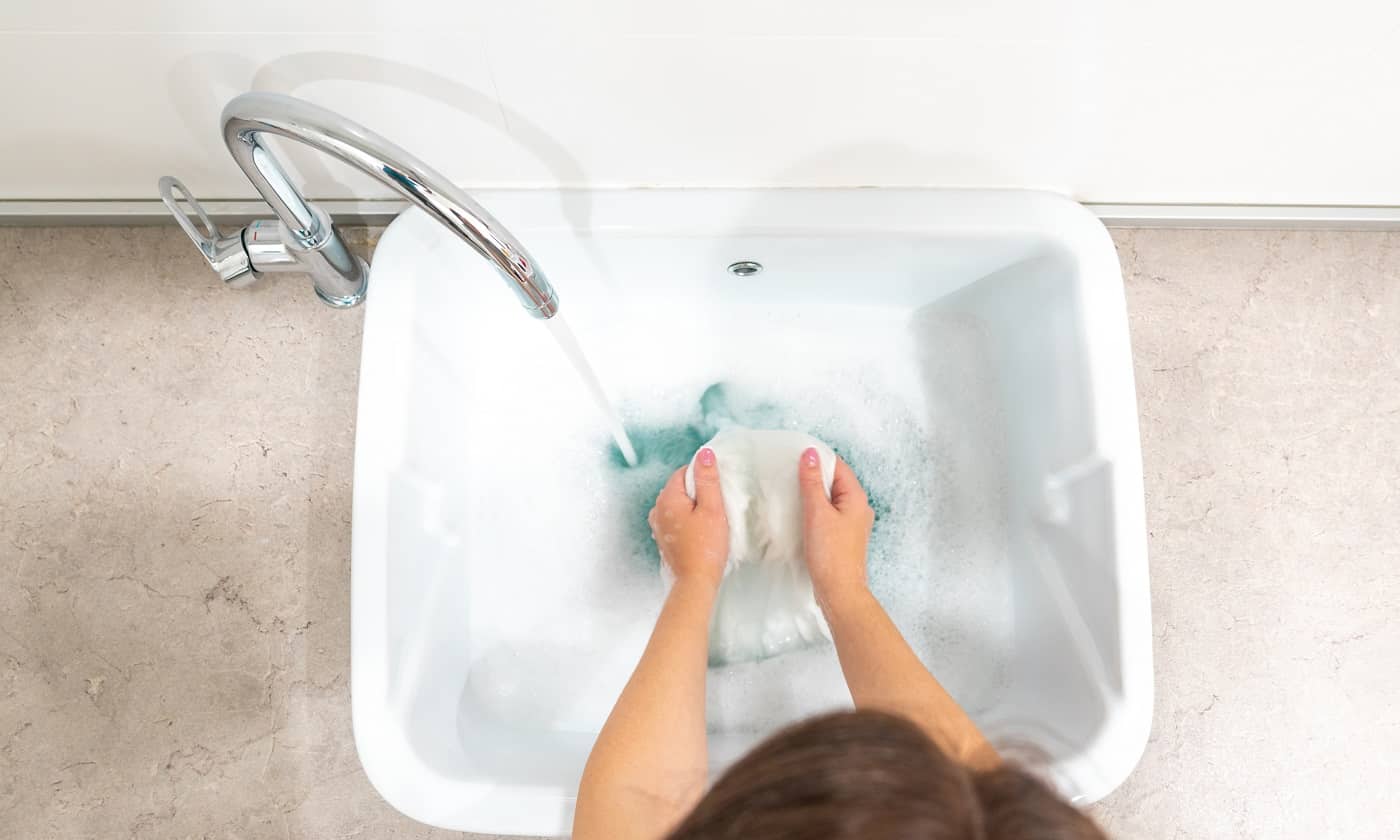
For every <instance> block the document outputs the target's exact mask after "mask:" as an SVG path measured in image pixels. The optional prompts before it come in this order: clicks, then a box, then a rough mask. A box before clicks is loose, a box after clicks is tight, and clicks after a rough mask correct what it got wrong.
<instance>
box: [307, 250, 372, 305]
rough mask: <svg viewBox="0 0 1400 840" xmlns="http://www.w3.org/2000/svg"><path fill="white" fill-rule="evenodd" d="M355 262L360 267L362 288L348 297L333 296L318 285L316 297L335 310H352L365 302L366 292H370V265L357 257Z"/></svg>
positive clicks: (316, 286)
mask: <svg viewBox="0 0 1400 840" xmlns="http://www.w3.org/2000/svg"><path fill="white" fill-rule="evenodd" d="M355 262H357V263H359V267H360V272H359V273H360V286H359V288H358V289H355V290H354V291H353V292H351V293H350V294H348V295H333V294H329V293H327V292H326V290H325V289H323V288H321V286H320V285H319V284H316V285H315V286H314V288H315V289H316V297H318V298H320V299H321V302H322V303H324V304H325V305H326V306H329V307H332V308H334V309H352V308H354V307H356V306H359V305H360V304H361V303H363V302H364V299H365V292H367V291H368V290H369V263H367V262H365V261H364V260H362V259H360V258H359V257H355Z"/></svg>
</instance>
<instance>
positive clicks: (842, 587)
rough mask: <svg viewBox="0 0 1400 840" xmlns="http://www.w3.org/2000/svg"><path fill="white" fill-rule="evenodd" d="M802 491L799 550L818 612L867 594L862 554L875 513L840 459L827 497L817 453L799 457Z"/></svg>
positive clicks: (863, 555)
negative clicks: (801, 538)
mask: <svg viewBox="0 0 1400 840" xmlns="http://www.w3.org/2000/svg"><path fill="white" fill-rule="evenodd" d="M797 483H798V485H799V486H800V487H801V489H802V536H803V547H804V548H803V550H804V553H805V554H806V557H807V573H808V574H809V575H811V577H812V588H813V589H814V590H815V591H816V595H817V603H818V604H819V605H821V608H822V610H823V611H824V612H826V611H829V610H830V609H831V607H832V606H833V605H834V604H837V603H839V602H841V601H843V600H845V599H847V598H850V597H853V596H859V595H863V594H865V593H867V592H868V591H869V590H868V589H867V587H866V581H865V552H866V549H867V547H868V545H869V543H870V526H871V525H873V524H874V522H875V511H873V510H871V509H870V502H869V501H868V500H867V499H866V497H865V490H864V489H863V488H862V487H861V486H860V482H859V481H857V480H856V474H855V473H854V472H852V471H851V468H850V467H849V466H848V465H847V464H846V462H845V461H843V460H841V459H840V458H837V459H836V475H835V477H834V478H833V479H832V482H831V498H830V499H828V498H827V496H826V486H825V484H824V482H823V481H822V468H821V459H820V456H819V455H818V454H817V450H816V449H814V448H809V449H807V450H806V451H804V452H803V453H802V457H801V458H800V459H799V462H798V467H797Z"/></svg>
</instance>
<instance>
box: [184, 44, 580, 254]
mask: <svg viewBox="0 0 1400 840" xmlns="http://www.w3.org/2000/svg"><path fill="white" fill-rule="evenodd" d="M250 77H251V78H252V83H251V85H249V86H248V89H250V90H255V91H267V92H272V93H285V94H290V95H296V94H297V91H298V90H299V89H300V88H302V87H304V86H305V85H308V84H311V83H313V82H321V81H352V82H363V83H367V84H373V85H381V86H385V87H390V88H394V89H397V90H402V91H406V92H408V93H413V94H417V95H419V96H423V97H426V98H428V99H431V100H433V101H436V102H439V103H441V104H443V105H446V106H448V107H450V108H452V109H454V110H456V111H458V112H460V113H462V114H465V115H466V116H469V117H472V118H473V119H475V120H478V121H480V122H483V123H485V124H487V125H491V126H494V127H497V128H500V127H501V124H502V122H504V124H505V126H506V129H505V130H506V132H507V133H508V134H509V136H510V138H511V139H512V140H513V141H515V142H516V143H518V144H519V145H520V146H522V147H524V148H525V149H527V150H528V151H530V152H531V153H532V154H533V155H535V157H537V158H538V159H539V160H540V161H541V162H543V163H544V164H545V166H546V167H547V168H548V169H549V170H550V171H551V172H552V173H554V176H555V179H556V181H557V183H558V184H560V185H568V186H575V185H583V184H587V183H588V175H587V174H586V173H585V172H584V171H583V167H582V166H581V165H580V164H579V162H578V160H577V159H575V158H574V157H573V156H572V155H571V154H569V152H568V150H567V149H565V148H564V147H563V146H562V145H561V144H560V143H559V142H558V141H556V140H555V139H554V138H553V137H552V136H550V135H549V134H548V133H547V132H545V131H544V130H543V129H542V128H540V126H539V125H537V124H536V123H535V122H533V121H532V120H530V119H529V118H528V117H526V116H525V115H524V114H521V113H520V112H518V111H514V110H512V109H510V108H509V107H507V106H506V105H505V104H504V103H502V102H501V101H500V100H499V99H498V98H497V97H495V96H494V95H491V94H488V93H484V92H482V91H480V90H477V89H476V88H473V87H471V86H469V85H465V84H463V83H461V82H458V81H455V80H453V79H450V78H448V77H446V76H442V75H440V74H438V73H434V72H432V71H429V70H424V69H423V68H421V67H414V66H412V65H409V64H404V63H402V62H397V61H390V60H388V59H383V58H373V57H370V56H365V55H357V54H354V53H341V52H305V53H293V54H291V55H287V56H283V57H281V58H278V59H276V60H273V61H270V62H268V63H266V64H264V65H262V66H261V67H257V68H254V67H252V66H251V64H250V63H249V62H248V61H246V60H245V59H243V58H241V57H239V56H236V55H233V54H232V53H212V52H206V53H197V54H194V55H191V56H188V57H185V58H182V59H180V60H179V61H177V62H175V64H174V65H173V66H172V67H171V68H170V72H169V74H168V75H167V89H168V90H169V92H170V101H171V103H172V105H173V106H174V107H175V109H176V110H177V111H178V112H179V114H180V116H181V119H183V120H184V122H185V124H186V126H188V127H189V129H190V131H191V133H192V135H194V136H197V137H200V138H203V137H205V136H207V135H206V134H205V132H207V131H210V130H217V129H218V119H219V114H220V113H221V112H222V111H223V107H224V105H225V104H226V102H227V100H226V99H223V98H221V96H222V95H221V94H220V93H219V91H227V90H230V89H231V90H234V91H240V90H241V88H242V86H243V85H244V84H245V82H244V81H243V80H245V79H248V78H250ZM369 128H371V129H374V130H376V131H379V130H381V128H382V127H380V126H369ZM386 136H388V137H389V139H390V140H393V141H395V142H400V138H397V137H394V136H393V134H392V128H390V129H389V130H388V131H387V132H386ZM410 151H412V149H410ZM428 163H429V164H430V165H431V164H432V163H433V161H428ZM297 168H298V169H299V170H300V171H301V173H302V177H303V178H304V179H305V181H306V182H307V183H308V184H311V185H315V184H336V185H341V186H344V185H345V184H344V182H343V181H341V180H340V179H338V178H336V177H335V176H334V175H332V174H331V172H330V170H328V169H327V168H326V166H325V159H324V158H322V157H319V156H315V155H305V156H299V157H298V158H297ZM345 171H347V172H348V171H349V170H348V169H347V170H345ZM308 191H309V192H311V193H312V197H313V198H314V197H315V194H316V192H317V191H316V190H315V189H314V188H313V189H309V190H308ZM352 192H353V191H352ZM559 200H560V204H561V206H562V208H563V212H564V216H565V217H566V218H567V219H568V220H569V222H570V223H571V224H572V225H573V226H574V227H575V229H578V230H585V229H587V228H588V227H589V219H590V203H589V199H588V196H587V195H585V194H583V193H580V192H571V191H561V192H560V199H559Z"/></svg>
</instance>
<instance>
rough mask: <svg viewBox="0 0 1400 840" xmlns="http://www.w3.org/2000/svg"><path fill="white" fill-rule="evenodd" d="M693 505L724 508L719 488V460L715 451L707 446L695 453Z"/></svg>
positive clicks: (711, 508)
mask: <svg viewBox="0 0 1400 840" xmlns="http://www.w3.org/2000/svg"><path fill="white" fill-rule="evenodd" d="M695 506H696V507H697V508H703V509H705V510H724V498H723V495H722V494H721V493H720V489H719V462H718V459H717V458H715V451H714V450H713V449H711V448H710V447H708V446H706V447H703V448H702V449H701V450H700V451H699V452H698V453H697V454H696V455H695Z"/></svg>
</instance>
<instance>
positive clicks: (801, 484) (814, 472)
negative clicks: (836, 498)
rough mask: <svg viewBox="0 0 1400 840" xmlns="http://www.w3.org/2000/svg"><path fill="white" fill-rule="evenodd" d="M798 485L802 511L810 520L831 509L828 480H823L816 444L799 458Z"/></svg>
mask: <svg viewBox="0 0 1400 840" xmlns="http://www.w3.org/2000/svg"><path fill="white" fill-rule="evenodd" d="M797 485H798V489H800V490H801V492H802V511H803V514H804V515H805V516H806V517H807V520H808V521H811V519H812V518H813V517H814V516H816V515H818V514H820V513H821V512H822V511H824V510H830V508H831V502H830V501H829V500H828V499H827V498H826V482H825V481H823V480H822V461H821V455H820V454H819V453H818V452H817V448H816V447H815V446H809V447H807V448H806V449H805V450H803V452H802V456H801V457H800V458H798V459H797Z"/></svg>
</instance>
